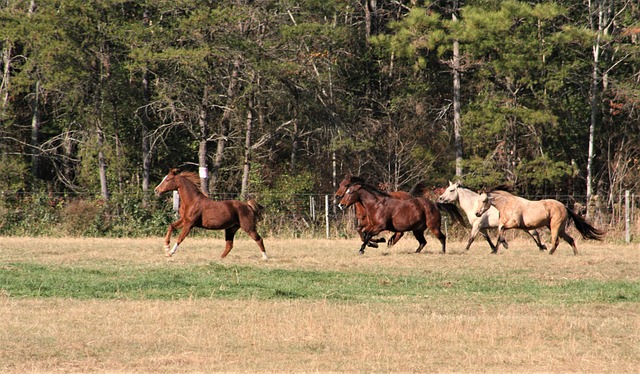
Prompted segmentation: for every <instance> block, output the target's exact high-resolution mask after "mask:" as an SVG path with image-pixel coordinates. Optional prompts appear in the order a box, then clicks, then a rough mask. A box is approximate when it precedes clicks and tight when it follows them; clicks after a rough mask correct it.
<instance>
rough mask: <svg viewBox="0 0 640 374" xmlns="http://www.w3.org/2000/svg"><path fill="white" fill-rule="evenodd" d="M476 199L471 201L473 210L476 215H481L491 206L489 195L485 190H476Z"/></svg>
mask: <svg viewBox="0 0 640 374" xmlns="http://www.w3.org/2000/svg"><path fill="white" fill-rule="evenodd" d="M478 194H479V195H478V199H477V200H476V201H475V202H474V203H473V211H474V212H475V213H476V217H481V216H482V215H483V214H484V213H485V212H486V211H487V210H489V208H491V201H492V199H491V196H489V194H488V192H486V191H485V190H480V191H478Z"/></svg>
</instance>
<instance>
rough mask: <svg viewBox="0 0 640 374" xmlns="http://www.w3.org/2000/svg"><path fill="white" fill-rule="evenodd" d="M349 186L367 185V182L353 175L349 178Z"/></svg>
mask: <svg viewBox="0 0 640 374" xmlns="http://www.w3.org/2000/svg"><path fill="white" fill-rule="evenodd" d="M349 184H350V185H354V184H367V180H366V179H364V178H363V177H360V176H357V175H353V176H351V177H349Z"/></svg>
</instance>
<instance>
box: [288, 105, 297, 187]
mask: <svg viewBox="0 0 640 374" xmlns="http://www.w3.org/2000/svg"><path fill="white" fill-rule="evenodd" d="M294 117H295V119H294V120H293V131H292V133H291V159H290V161H291V164H290V168H291V175H296V172H297V157H298V142H299V129H298V118H297V117H298V114H297V110H295V109H294Z"/></svg>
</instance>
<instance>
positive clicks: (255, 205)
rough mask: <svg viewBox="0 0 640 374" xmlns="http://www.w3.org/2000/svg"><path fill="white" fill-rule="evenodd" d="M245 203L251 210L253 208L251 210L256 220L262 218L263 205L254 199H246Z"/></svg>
mask: <svg viewBox="0 0 640 374" xmlns="http://www.w3.org/2000/svg"><path fill="white" fill-rule="evenodd" d="M247 205H249V208H251V210H253V212H254V213H255V215H256V221H257V220H259V219H261V218H262V211H263V210H264V207H263V206H262V205H260V204H258V202H257V201H256V199H251V200H249V201H247Z"/></svg>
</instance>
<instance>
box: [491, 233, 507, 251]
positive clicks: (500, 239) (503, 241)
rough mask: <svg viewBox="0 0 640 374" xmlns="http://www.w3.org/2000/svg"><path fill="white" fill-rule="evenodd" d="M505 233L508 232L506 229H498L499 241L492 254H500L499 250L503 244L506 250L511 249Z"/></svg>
mask: <svg viewBox="0 0 640 374" xmlns="http://www.w3.org/2000/svg"><path fill="white" fill-rule="evenodd" d="M505 231H506V229H505V228H504V226H500V227H498V241H497V242H496V247H495V248H493V249H492V250H491V254H496V253H498V249H499V248H500V244H502V245H503V246H504V248H505V249H509V244H507V241H506V240H504V232H505Z"/></svg>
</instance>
